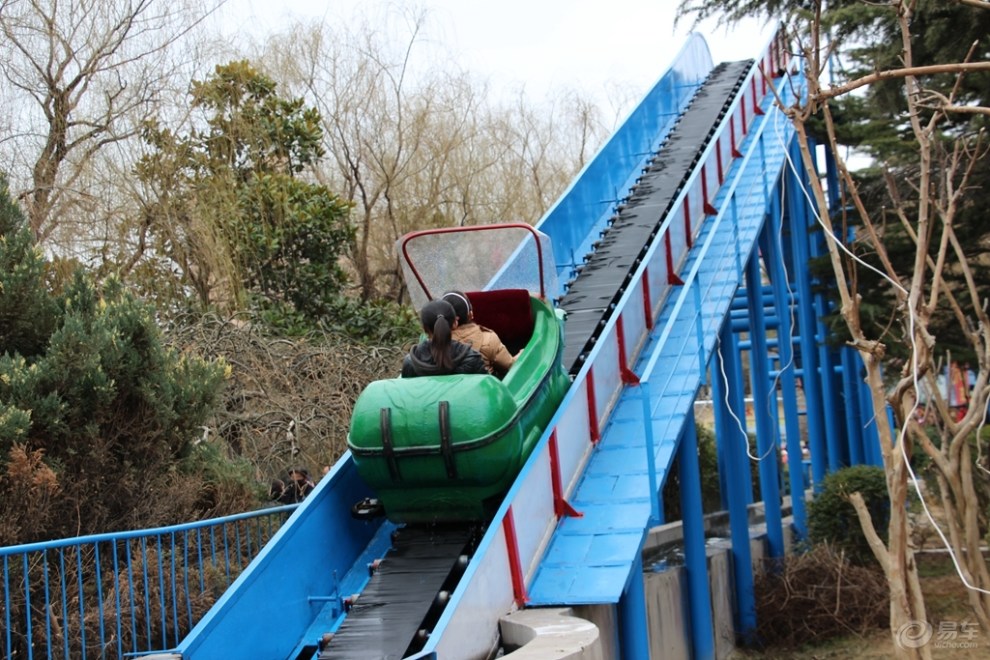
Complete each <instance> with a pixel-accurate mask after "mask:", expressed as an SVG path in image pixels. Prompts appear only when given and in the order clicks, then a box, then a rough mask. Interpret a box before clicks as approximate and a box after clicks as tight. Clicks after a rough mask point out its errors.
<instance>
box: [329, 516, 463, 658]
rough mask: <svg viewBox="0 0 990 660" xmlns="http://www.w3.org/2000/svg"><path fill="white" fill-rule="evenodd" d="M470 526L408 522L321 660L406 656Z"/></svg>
mask: <svg viewBox="0 0 990 660" xmlns="http://www.w3.org/2000/svg"><path fill="white" fill-rule="evenodd" d="M474 532H475V529H474V528H473V527H472V526H470V525H468V526H428V527H405V528H402V529H399V530H397V531H396V532H395V536H394V538H393V543H392V550H391V551H389V553H388V554H387V555H386V556H385V559H384V560H383V561H382V562H381V565H380V566H379V567H378V570H377V571H376V572H375V573H374V575H372V576H371V580H370V581H369V582H368V585H367V586H366V587H365V588H364V591H362V592H361V596H360V598H358V600H357V602H356V603H355V604H354V605H353V606H352V607H351V610H350V612H348V614H347V617H346V618H345V619H344V622H343V623H342V624H341V626H340V629H338V630H337V632H336V634H335V635H334V636H333V640H332V641H331V642H330V644H328V645H327V646H326V648H324V649H323V650H322V651H321V652H320V653H319V660H386V659H388V660H391V659H395V660H398V659H399V658H403V657H405V653H406V650H407V649H408V648H409V645H410V642H412V641H413V639H414V638H415V637H416V634H417V632H418V631H419V629H420V628H421V626H422V624H423V621H424V619H426V618H427V614H428V613H429V612H430V608H431V606H433V605H434V601H435V599H436V597H437V593H438V592H440V591H441V588H442V587H443V586H444V582H445V581H446V580H447V578H448V576H449V575H451V572H452V569H454V568H455V566H456V564H457V562H458V558H459V557H460V556H461V555H462V554H463V553H465V552H466V548H467V546H468V544H469V542H470V541H471V539H472V536H473V534H474Z"/></svg>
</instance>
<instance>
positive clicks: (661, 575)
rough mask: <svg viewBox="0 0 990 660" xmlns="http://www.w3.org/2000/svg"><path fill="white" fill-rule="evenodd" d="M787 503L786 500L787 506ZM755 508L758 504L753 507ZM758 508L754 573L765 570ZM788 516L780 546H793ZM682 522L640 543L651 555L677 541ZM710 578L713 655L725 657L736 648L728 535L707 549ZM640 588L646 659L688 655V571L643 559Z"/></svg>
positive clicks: (710, 523) (715, 520) (712, 519)
mask: <svg viewBox="0 0 990 660" xmlns="http://www.w3.org/2000/svg"><path fill="white" fill-rule="evenodd" d="M788 504H789V503H785V506H786V505H788ZM757 508H758V507H757ZM787 508H788V509H789V506H787ZM760 513H761V511H760V510H756V511H751V520H752V521H753V523H754V524H753V525H752V526H751V527H750V534H751V536H750V555H751V557H752V569H753V573H754V575H755V574H756V573H758V572H759V571H762V570H763V562H764V559H765V558H766V556H767V542H766V529H765V526H764V525H763V524H762V523H761V521H760V517H761V516H760ZM720 516H721V514H713V515H711V516H707V517H706V530H708V531H709V532H712V531H714V530H716V529H717V528H718V527H719V526H720V522H721V521H722V519H721V517H720ZM789 523H790V520H789V519H785V521H784V547H785V549H786V551H787V552H790V551H791V548H792V547H793V534H792V533H791V526H790V524H789ZM681 539H682V534H681V524H680V523H670V524H667V525H661V526H660V527H657V528H654V529H652V530H650V534H649V535H648V537H647V541H646V545H645V547H644V551H643V552H644V556H645V557H649V556H650V554H651V552H653V551H655V550H656V548H658V547H662V546H666V545H671V544H677V543H679V542H680V541H681ZM706 554H707V557H708V582H709V590H710V595H711V602H712V627H713V630H714V632H715V657H716V658H728V657H730V656H731V655H732V654H733V651H734V650H735V639H736V634H735V624H734V622H735V612H734V608H735V594H734V589H735V582H734V577H733V573H732V571H733V561H732V544H731V541H730V540H729V539H728V538H715V539H710V540H709V542H708V546H707V548H706ZM644 566H645V567H644V572H643V580H644V588H645V591H646V607H647V618H648V621H649V627H650V631H649V632H650V657H651V658H657V659H661V658H662V659H663V660H679V659H681V658H683V659H685V660H690V658H691V641H690V640H691V633H690V625H691V622H690V619H689V617H690V609H689V607H688V602H687V599H688V595H687V572H686V569H685V568H684V567H683V566H678V565H671V566H667V567H662V566H661V567H660V569H659V570H652V569H651V567H650V566H649V565H648V562H644Z"/></svg>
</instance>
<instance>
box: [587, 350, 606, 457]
mask: <svg viewBox="0 0 990 660" xmlns="http://www.w3.org/2000/svg"><path fill="white" fill-rule="evenodd" d="M584 386H585V387H586V388H587V393H588V432H589V433H590V435H591V444H593V445H596V444H598V441H599V440H601V439H602V435H601V431H600V430H599V429H598V403H597V402H596V401H595V369H594V367H592V368H591V369H588V377H587V378H586V379H585V381H584Z"/></svg>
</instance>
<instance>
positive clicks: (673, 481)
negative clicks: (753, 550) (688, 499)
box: [663, 424, 722, 521]
mask: <svg viewBox="0 0 990 660" xmlns="http://www.w3.org/2000/svg"><path fill="white" fill-rule="evenodd" d="M695 430H696V432H697V434H698V468H699V470H700V472H701V506H702V509H703V511H704V512H705V513H711V512H713V511H718V510H719V509H720V508H721V507H722V496H721V493H720V490H719V479H718V450H717V448H716V446H715V432H714V431H713V430H712V429H710V428H709V427H707V426H703V425H701V424H695ZM678 469H679V468H678V461H677V459H676V458H675V459H674V461H673V462H672V463H671V465H670V473H669V474H668V475H667V481H666V482H665V483H664V485H663V515H664V520H668V521H671V520H680V519H681V517H682V516H681V481H680V476H679V472H678Z"/></svg>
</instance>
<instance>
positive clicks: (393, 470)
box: [379, 408, 402, 481]
mask: <svg viewBox="0 0 990 660" xmlns="http://www.w3.org/2000/svg"><path fill="white" fill-rule="evenodd" d="M379 426H380V427H381V432H382V455H384V456H385V462H386V463H387V464H388V473H389V475H391V477H392V481H400V480H401V479H402V476H401V475H400V474H399V463H398V461H396V460H395V445H394V444H392V409H391V408H382V409H381V416H380V417H379Z"/></svg>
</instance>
